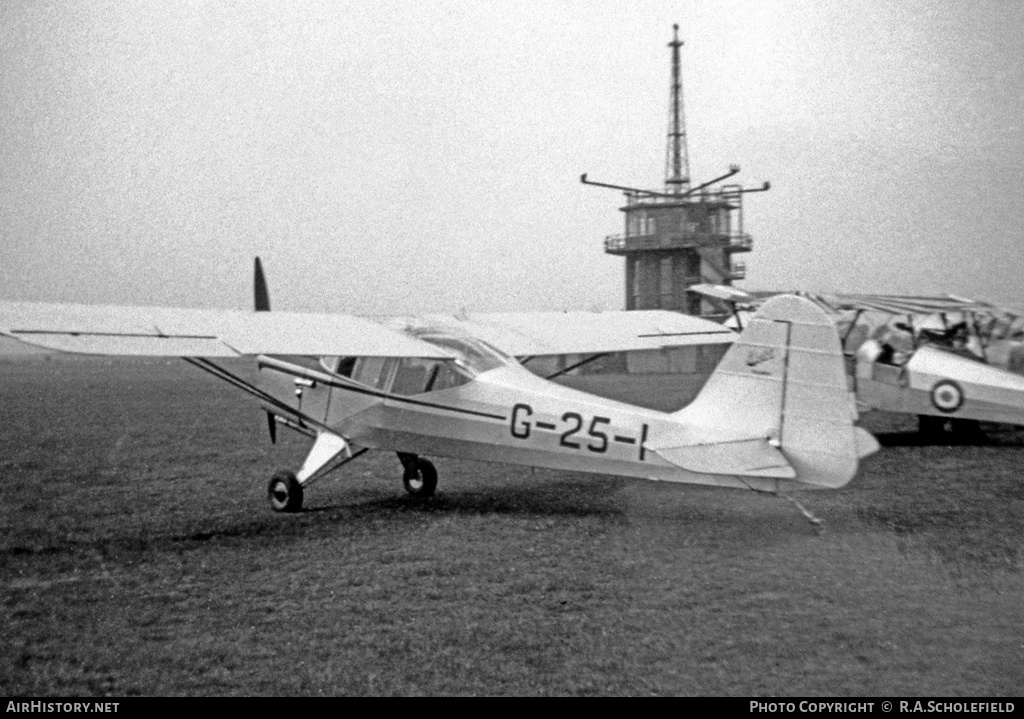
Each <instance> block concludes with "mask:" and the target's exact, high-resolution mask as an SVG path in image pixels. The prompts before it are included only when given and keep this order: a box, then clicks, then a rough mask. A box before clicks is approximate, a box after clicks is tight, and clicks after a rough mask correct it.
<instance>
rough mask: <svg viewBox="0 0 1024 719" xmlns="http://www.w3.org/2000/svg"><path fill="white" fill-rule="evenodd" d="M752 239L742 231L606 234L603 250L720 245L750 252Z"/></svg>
mask: <svg viewBox="0 0 1024 719" xmlns="http://www.w3.org/2000/svg"><path fill="white" fill-rule="evenodd" d="M753 246H754V240H753V239H752V238H751V237H750V235H748V234H746V233H742V232H735V233H732V234H723V233H714V232H688V233H686V234H670V235H669V234H666V235H662V234H650V235H625V234H619V235H608V236H607V237H606V238H605V239H604V251H605V252H607V253H608V254H610V255H627V254H629V253H630V252H642V251H644V250H683V249H695V248H698V247H721V248H724V249H725V250H727V251H728V252H733V253H734V252H750V250H751V249H752V248H753Z"/></svg>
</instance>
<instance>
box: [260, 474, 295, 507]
mask: <svg viewBox="0 0 1024 719" xmlns="http://www.w3.org/2000/svg"><path fill="white" fill-rule="evenodd" d="M267 499H268V500H270V508H271V509H273V510H274V511H275V512H298V511H299V510H300V509H302V485H301V484H299V480H298V479H297V478H296V477H295V473H294V472H287V471H283V470H282V471H280V472H276V473H275V474H274V476H273V477H271V478H270V484H269V485H267Z"/></svg>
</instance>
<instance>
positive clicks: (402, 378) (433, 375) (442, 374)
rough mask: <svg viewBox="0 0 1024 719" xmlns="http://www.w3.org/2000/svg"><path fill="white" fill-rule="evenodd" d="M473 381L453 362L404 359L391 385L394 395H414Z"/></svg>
mask: <svg viewBox="0 0 1024 719" xmlns="http://www.w3.org/2000/svg"><path fill="white" fill-rule="evenodd" d="M472 380H473V377H472V375H471V374H470V373H469V372H467V371H466V370H465V369H463V368H461V367H458V366H457V365H456V364H455V362H453V361H452V360H435V359H420V358H417V357H404V358H402V359H400V360H398V368H397V369H396V370H395V380H394V382H393V383H392V385H391V391H392V392H393V393H394V394H400V395H405V396H408V395H412V394H423V393H425V392H440V391H441V390H443V389H450V388H452V387H458V386H459V385H464V384H467V383H468V382H471V381H472Z"/></svg>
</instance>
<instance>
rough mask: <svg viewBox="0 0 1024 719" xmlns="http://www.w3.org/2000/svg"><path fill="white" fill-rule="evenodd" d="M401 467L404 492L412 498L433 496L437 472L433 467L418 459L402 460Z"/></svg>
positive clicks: (427, 462)
mask: <svg viewBox="0 0 1024 719" xmlns="http://www.w3.org/2000/svg"><path fill="white" fill-rule="evenodd" d="M402 465H403V466H404V467H405V474H404V475H403V476H402V484H404V485H405V491H406V492H408V493H409V494H410V495H412V496H413V497H419V498H424V497H430V496H433V494H434V490H435V489H437V470H436V469H435V468H434V465H433V464H431V463H430V462H429V461H427V460H425V459H420V458H419V457H414V458H412V459H404V458H403V459H402Z"/></svg>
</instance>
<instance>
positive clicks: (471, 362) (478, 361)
mask: <svg viewBox="0 0 1024 719" xmlns="http://www.w3.org/2000/svg"><path fill="white" fill-rule="evenodd" d="M416 337H417V339H421V340H423V341H424V342H429V343H430V344H432V345H434V346H435V347H440V348H441V349H446V350H449V351H450V352H452V353H453V354H455V355H457V358H456V360H455V361H456V363H457V364H458V365H459V366H461V367H465V368H466V369H468V370H470V371H471V372H472V373H473V374H475V375H476V374H480V373H481V372H486V371H487V370H492V369H495V368H497V367H504V366H506V365H509V364H513V363H515V360H514V359H512V358H511V357H509V356H508V355H506V354H505V353H504V352H501V351H500V350H498V349H496V348H494V347H492V346H491V345H489V344H487V343H486V342H484V341H483V340H478V339H476V338H475V337H462V336H457V335H444V334H433V333H423V334H417V335H416Z"/></svg>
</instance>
